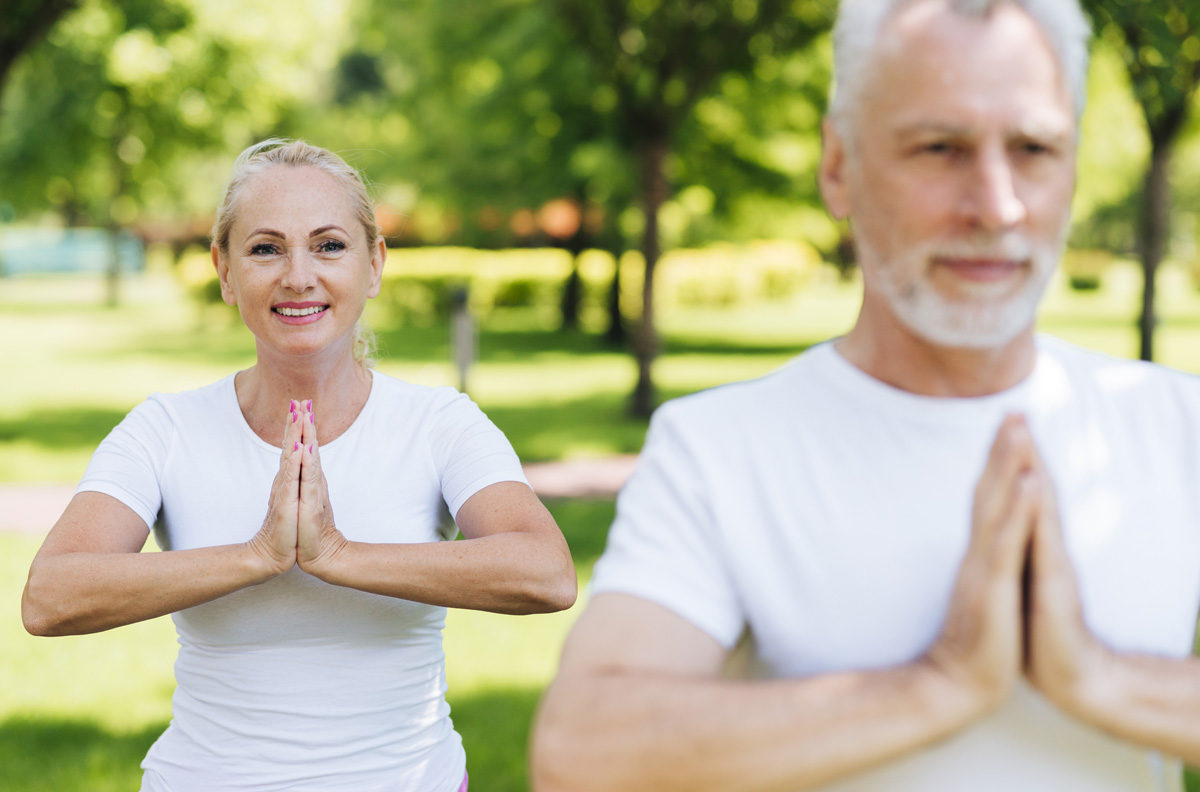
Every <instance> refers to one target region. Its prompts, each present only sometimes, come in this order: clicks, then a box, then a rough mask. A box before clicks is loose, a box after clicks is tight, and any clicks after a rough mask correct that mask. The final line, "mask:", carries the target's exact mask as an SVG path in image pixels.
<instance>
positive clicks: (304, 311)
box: [275, 305, 329, 316]
mask: <svg viewBox="0 0 1200 792" xmlns="http://www.w3.org/2000/svg"><path fill="white" fill-rule="evenodd" d="M328 307H329V306H328V305H314V306H313V307H311V308H276V309H275V313H279V314H283V315H284V316H309V315H310V314H315V313H320V312H321V311H324V310H325V309H326V308H328Z"/></svg>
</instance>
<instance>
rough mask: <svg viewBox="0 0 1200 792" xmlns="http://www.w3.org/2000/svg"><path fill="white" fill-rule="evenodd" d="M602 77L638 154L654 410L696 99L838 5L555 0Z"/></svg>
mask: <svg viewBox="0 0 1200 792" xmlns="http://www.w3.org/2000/svg"><path fill="white" fill-rule="evenodd" d="M553 2H554V3H555V5H556V7H557V9H558V11H559V14H560V17H561V19H562V20H563V22H564V23H565V25H566V27H567V29H568V30H569V31H570V33H571V36H572V38H573V40H574V41H575V43H576V45H577V46H578V47H579V48H580V50H581V51H582V52H583V53H585V54H586V55H587V57H588V58H589V60H590V61H591V63H592V66H593V69H594V71H595V74H596V77H597V82H598V83H599V84H600V85H603V86H607V87H608V90H609V91H611V95H612V100H613V106H612V113H613V115H614V117H615V118H616V121H617V125H618V141H619V144H620V146H621V148H622V149H623V150H625V151H627V152H629V153H630V155H631V157H632V159H633V160H634V161H635V163H636V179H637V192H638V200H639V203H640V205H641V209H642V214H643V217H644V230H643V232H642V238H641V245H640V247H641V252H642V256H643V258H644V260H645V278H644V281H643V290H642V319H641V322H640V324H639V327H638V330H637V337H636V340H635V344H634V346H635V356H636V358H637V361H638V381H637V385H636V387H635V389H634V393H633V396H632V400H631V405H630V407H631V410H632V412H633V413H634V414H636V415H642V416H645V415H649V414H650V412H651V411H652V410H653V408H654V401H655V393H654V383H653V376H652V370H651V369H652V364H653V362H654V358H655V357H656V354H657V349H658V336H657V332H656V329H655V317H654V271H655V265H656V264H657V262H658V259H659V256H660V254H661V252H662V240H661V236H660V228H659V209H660V208H661V207H662V206H663V204H664V203H665V202H666V201H667V199H668V198H669V197H670V196H671V194H672V191H673V190H672V188H673V185H672V181H671V174H670V171H669V168H668V165H669V162H670V159H671V156H672V154H673V153H674V152H675V151H676V148H677V146H678V142H679V141H678V135H679V132H680V130H681V128H682V127H683V125H684V124H685V122H686V121H687V120H688V119H689V118H690V117H691V114H692V112H693V111H694V109H695V107H696V104H697V102H699V101H700V100H701V99H702V98H704V97H705V96H707V95H709V93H710V92H712V91H713V89H714V86H715V85H716V84H717V83H718V81H719V80H720V78H721V77H722V76H723V75H728V74H747V73H752V72H753V69H754V67H755V65H756V63H757V62H758V60H759V59H760V58H761V57H763V56H764V55H770V54H771V53H774V52H778V51H786V50H792V49H798V48H802V47H804V46H806V45H807V44H808V43H810V42H811V41H812V40H813V39H814V38H815V37H816V36H817V35H818V34H819V33H821V32H823V31H825V30H827V29H828V26H829V23H830V19H829V14H830V9H829V8H828V5H827V4H825V3H818V2H806V1H805V0H733V1H732V2H724V1H721V0H657V1H655V2H642V1H641V0H553Z"/></svg>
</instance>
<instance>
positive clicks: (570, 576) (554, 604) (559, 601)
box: [544, 564, 579, 613]
mask: <svg viewBox="0 0 1200 792" xmlns="http://www.w3.org/2000/svg"><path fill="white" fill-rule="evenodd" d="M578 596H579V579H578V578H576V577H575V565H574V564H569V565H568V566H567V568H566V569H565V570H563V571H562V572H561V573H560V574H558V575H557V576H556V577H555V580H554V582H553V583H552V584H551V585H550V586H549V587H548V588H547V591H546V594H545V598H544V602H545V605H546V611H545V612H546V613H555V612H557V611H565V610H569V609H570V608H571V606H572V605H574V604H575V599H576V597H578Z"/></svg>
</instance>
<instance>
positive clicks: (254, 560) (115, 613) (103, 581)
mask: <svg viewBox="0 0 1200 792" xmlns="http://www.w3.org/2000/svg"><path fill="white" fill-rule="evenodd" d="M147 534H148V531H147V528H146V524H145V523H144V522H142V518H141V517H139V516H138V515H137V514H136V513H135V512H134V511H133V510H132V509H130V508H129V507H128V506H126V505H125V504H123V503H121V502H120V501H118V500H117V499H116V498H113V497H111V496H109V495H105V494H103V493H99V492H81V493H79V494H78V495H76V496H75V497H74V498H73V499H72V500H71V503H70V504H69V505H68V506H67V509H66V511H65V512H64V513H63V516H62V517H61V518H60V519H59V521H58V523H57V524H55V526H54V528H53V529H52V530H51V532H50V534H49V536H47V537H46V541H45V543H44V544H43V545H42V548H41V549H40V550H39V551H38V554H37V555H36V556H35V557H34V559H33V564H32V566H31V567H30V569H29V580H28V582H27V583H26V584H25V592H24V594H23V595H22V597H21V619H22V621H23V622H24V624H25V629H26V630H28V631H29V632H30V633H32V634H34V635H78V634H82V633H93V632H100V631H102V630H108V629H111V628H113V627H120V626H122V625H125V624H132V623H134V622H139V621H144V620H146V619H153V618H154V617H156V616H162V615H163V614H166V613H173V612H175V611H177V610H182V609H183V608H190V607H192V606H193V605H199V604H201V603H204V602H208V601H209V600H212V599H216V598H217V597H220V596H221V595H223V594H228V593H230V592H232V591H237V590H238V589H240V588H244V587H245V586H249V585H251V584H254V583H258V582H261V581H262V580H265V579H266V578H268V577H270V573H269V572H268V569H267V566H266V565H265V564H264V563H263V561H262V558H261V557H260V556H259V555H258V554H256V553H255V552H254V551H253V550H251V549H250V547H249V546H248V545H246V544H242V545H225V546H222V547H206V548H202V549H197V550H178V551H171V552H164V553H142V552H140V551H141V549H142V545H143V544H145V541H146V536H147Z"/></svg>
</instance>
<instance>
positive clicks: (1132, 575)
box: [533, 0, 1200, 792]
mask: <svg viewBox="0 0 1200 792" xmlns="http://www.w3.org/2000/svg"><path fill="white" fill-rule="evenodd" d="M1086 31H1087V24H1086V20H1085V19H1084V17H1083V15H1082V14H1081V12H1080V10H1079V8H1078V6H1077V4H1076V2H1075V0H845V2H843V5H842V8H841V9H840V12H839V19H838V23H837V26H836V28H835V34H834V47H835V71H836V73H837V75H838V87H837V90H836V92H835V94H834V101H833V104H832V107H831V113H830V117H829V119H827V120H826V122H825V126H824V128H823V133H824V151H823V160H822V164H821V168H820V175H819V178H820V184H821V189H822V194H823V196H824V198H825V202H826V205H827V206H828V208H829V210H830V211H831V213H832V214H833V215H834V216H835V217H838V218H848V219H849V220H850V222H851V224H852V226H853V229H854V232H855V238H856V242H857V245H858V252H859V260H860V264H861V268H862V275H863V286H864V293H863V303H862V310H861V313H860V315H859V317H858V320H857V322H856V324H855V325H854V327H853V329H852V330H851V331H850V332H849V334H847V335H846V336H845V337H843V338H840V339H837V340H835V341H833V342H830V343H827V344H822V345H819V346H816V347H814V348H812V349H810V350H808V351H807V352H805V353H804V354H802V355H801V356H799V357H798V358H797V359H795V360H794V361H793V362H792V363H791V364H790V365H788V366H787V367H785V368H784V369H782V370H780V371H778V372H776V373H774V374H772V375H770V376H767V377H765V378H763V379H760V380H757V381H753V382H749V383H741V384H737V385H730V386H726V387H722V388H718V389H715V390H713V391H708V392H705V393H701V394H697V395H694V396H690V397H686V398H684V399H680V400H677V401H675V402H672V403H670V404H668V405H666V406H664V407H663V408H662V409H661V410H660V411H659V412H658V413H657V414H656V415H655V418H654V421H653V423H652V424H651V428H650V431H649V434H648V435H647V440H646V446H645V449H644V451H643V455H642V459H641V461H640V463H639V466H638V469H637V471H636V473H635V474H634V477H633V478H632V479H631V481H630V482H629V483H628V484H627V485H626V487H625V489H624V490H623V491H622V493H621V496H620V498H619V500H618V510H617V519H616V522H615V524H614V526H613V529H612V532H611V534H610V536H609V544H608V548H607V550H606V551H605V554H604V557H603V558H602V559H601V560H600V562H599V563H598V564H597V568H596V572H595V577H594V580H593V583H592V600H591V603H590V604H589V605H588V607H587V609H586V611H585V612H584V614H583V615H582V617H581V618H580V620H579V622H578V624H577V625H576V627H575V629H574V630H573V632H572V634H571V636H570V638H569V639H568V642H567V645H566V647H565V650H564V655H563V659H562V666H561V669H560V671H559V674H558V678H557V679H556V681H555V682H554V683H553V685H552V686H551V688H550V690H549V692H548V694H547V696H546V699H545V701H544V702H543V705H542V708H541V711H540V713H539V717H538V722H537V724H536V728H535V734H534V741H533V778H534V788H535V789H536V790H539V792H560V791H561V792H591V791H592V790H619V792H637V791H638V790H655V792H666V791H667V790H687V791H688V792H706V791H712V792H717V791H719V792H732V791H734V790H742V791H744V792H791V791H792V790H799V789H809V788H815V787H819V788H821V789H824V790H831V791H832V790H836V792H883V791H885V790H886V792H918V791H919V792H930V791H932V792H942V791H943V790H959V789H970V790H972V791H973V792H1000V791H1001V790H1003V791H1004V792H1012V790H1037V791H1038V792H1042V791H1043V790H1045V791H1050V790H1053V791H1054V792H1117V791H1118V790H1120V791H1121V792H1134V791H1136V792H1163V791H1164V790H1172V789H1179V784H1180V770H1179V762H1178V761H1177V760H1178V759H1179V758H1182V759H1184V760H1187V761H1190V762H1193V763H1200V661H1197V660H1196V659H1193V658H1192V657H1191V656H1190V655H1191V649H1192V642H1193V638H1194V633H1195V628H1196V616H1197V610H1198V608H1200V466H1198V465H1200V386H1198V385H1197V382H1196V381H1194V380H1193V379H1192V378H1189V377H1185V376H1183V375H1180V374H1177V373H1173V372H1170V371H1167V370H1165V369H1161V368H1157V367H1154V366H1151V365H1148V364H1142V363H1135V362H1127V361H1119V360H1113V359H1110V358H1106V357H1103V356H1101V355H1098V354H1095V353H1091V352H1087V351H1084V350H1080V349H1077V348H1074V347H1072V346H1070V345H1067V344H1065V343H1063V342H1061V341H1057V340H1055V339H1052V338H1048V337H1043V336H1038V335H1036V334H1035V332H1034V318H1035V312H1036V308H1037V304H1038V301H1039V299H1040V297H1041V295H1042V293H1043V290H1044V288H1045V286H1046V283H1047V281H1048V280H1049V278H1050V277H1051V274H1052V272H1053V269H1054V265H1055V262H1056V260H1057V258H1058V257H1059V255H1060V251H1061V248H1062V245H1063V241H1064V237H1065V235H1066V230H1067V226H1068V223H1069V211H1070V204H1071V197H1072V193H1073V190H1074V183H1075V153H1076V142H1077V140H1076V139H1077V135H1078V123H1079V115H1080V112H1081V110H1082V106H1083V94H1084V79H1085V73H1086V48H1085V43H1086V35H1087V33H1086ZM738 646H742V647H748V650H747V651H749V652H750V653H751V654H752V656H753V658H754V660H755V662H754V666H755V667H756V668H757V670H758V671H759V672H760V673H759V675H758V678H753V679H747V678H731V676H730V675H729V674H728V673H727V668H728V665H729V661H730V658H731V657H733V656H735V652H734V649H735V647H738Z"/></svg>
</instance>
